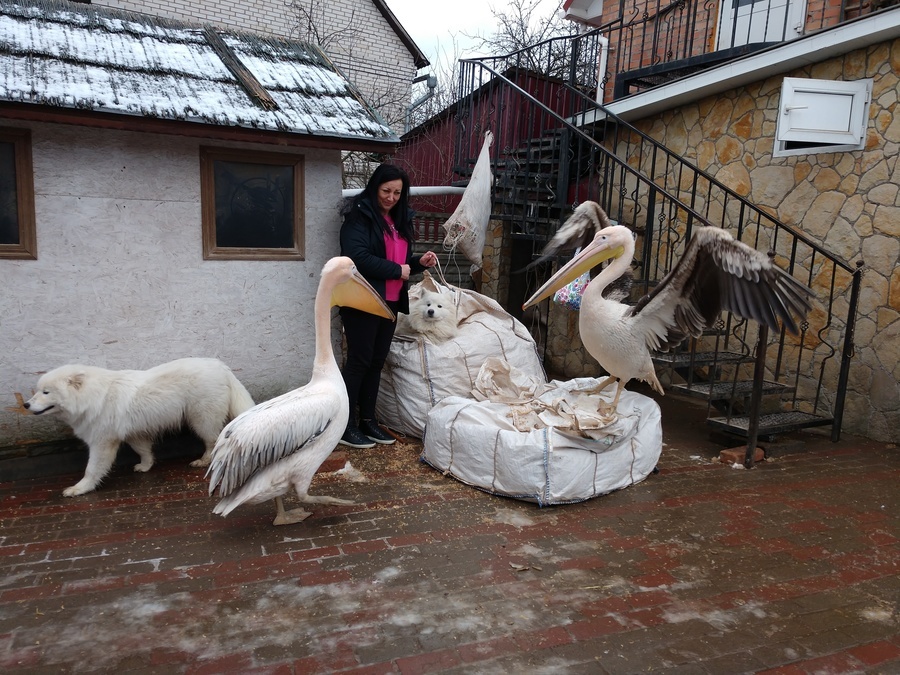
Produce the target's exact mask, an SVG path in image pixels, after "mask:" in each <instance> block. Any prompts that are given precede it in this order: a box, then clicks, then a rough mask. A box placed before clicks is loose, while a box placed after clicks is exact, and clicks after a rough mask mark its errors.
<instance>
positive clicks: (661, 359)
mask: <svg viewBox="0 0 900 675" xmlns="http://www.w3.org/2000/svg"><path fill="white" fill-rule="evenodd" d="M750 361H753V356H752V355H750V354H740V353H738V352H696V353H695V354H694V355H693V358H692V356H691V352H657V353H655V354H654V355H653V362H654V363H660V364H668V365H671V366H674V367H675V368H686V367H689V366H691V365H694V366H708V365H712V364H720V363H745V362H750Z"/></svg>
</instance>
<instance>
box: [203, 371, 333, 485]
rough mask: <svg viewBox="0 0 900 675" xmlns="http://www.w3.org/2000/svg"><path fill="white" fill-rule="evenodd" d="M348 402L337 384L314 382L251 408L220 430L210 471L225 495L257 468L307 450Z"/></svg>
mask: <svg viewBox="0 0 900 675" xmlns="http://www.w3.org/2000/svg"><path fill="white" fill-rule="evenodd" d="M346 406H347V401H346V400H343V401H342V400H341V397H340V395H339V392H337V391H334V390H333V388H329V387H322V386H316V385H314V384H313V383H310V384H308V385H306V386H304V387H300V388H299V389H294V390H292V391H289V392H287V393H286V394H282V395H281V396H277V397H275V398H273V399H271V400H269V401H264V402H263V403H260V404H259V405H256V406H254V407H253V408H250V409H249V410H247V411H245V412H243V413H241V414H240V415H238V416H237V417H235V418H234V419H233V420H232V421H231V422H229V423H228V425H227V426H226V427H225V428H224V429H223V430H222V433H221V434H219V438H218V440H217V441H216V445H215V448H213V453H212V459H211V461H210V465H209V469H208V470H207V472H206V474H207V476H209V494H212V493H213V492H214V491H215V489H216V486H218V487H219V495H220V496H221V497H225V496H227V495H229V494H231V493H232V492H234V491H235V490H237V489H238V488H240V487H241V486H242V485H243V484H244V483H246V482H247V481H248V480H249V479H250V478H252V477H253V476H254V475H255V474H256V473H257V472H258V471H260V470H262V469H264V468H266V467H269V466H272V465H274V464H276V463H277V462H279V461H281V460H283V459H285V458H286V457H290V456H294V455H296V454H297V453H300V452H303V450H304V448H306V447H307V446H308V445H310V444H311V443H313V442H314V441H315V440H316V439H317V438H318V437H319V436H321V435H322V434H323V433H324V432H325V430H326V429H327V428H328V427H329V426H330V425H331V424H332V423H333V422H334V420H335V417H336V412H337V411H340V410H343V409H344V408H345V407H346Z"/></svg>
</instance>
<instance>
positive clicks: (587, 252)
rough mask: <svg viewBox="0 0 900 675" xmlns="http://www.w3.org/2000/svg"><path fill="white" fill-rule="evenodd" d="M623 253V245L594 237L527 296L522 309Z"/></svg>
mask: <svg viewBox="0 0 900 675" xmlns="http://www.w3.org/2000/svg"><path fill="white" fill-rule="evenodd" d="M623 253H625V247H624V246H621V245H620V246H610V242H607V241H601V240H600V239H594V241H592V242H591V243H590V244H588V245H587V246H586V247H585V248H584V250H583V251H581V253H579V254H577V255H576V256H575V257H574V258H572V259H571V260H570V261H569V262H568V263H567V264H566V265H564V266H563V267H561V268H560V269H559V270H558V271H557V272H556V274H554V275H553V276H552V277H550V278H549V279H548V280H547V283H545V284H544V285H543V286H541V287H540V288H539V289H538V290H537V292H535V294H534V295H532V296H531V297H530V298H528V300H527V301H526V302H525V304H524V305H522V309H528V308H529V307H531V306H532V305H536V304H538V303H539V302H540V301H541V300H543V299H544V298H548V297H550V295H551V294H553V293H555V292H556V291H558V290H559V289H560V288H562V287H563V286H565V285H566V284H568V283H570V282H572V281H574V280H575V279H577V278H578V277H580V276H581V275H582V274H584V273H585V272H587V271H589V270H591V269H592V268H594V267H596V266H597V265H599V264H600V263H602V262H603V261H604V260H609V259H610V258H618V257H619V256H620V255H622V254H623Z"/></svg>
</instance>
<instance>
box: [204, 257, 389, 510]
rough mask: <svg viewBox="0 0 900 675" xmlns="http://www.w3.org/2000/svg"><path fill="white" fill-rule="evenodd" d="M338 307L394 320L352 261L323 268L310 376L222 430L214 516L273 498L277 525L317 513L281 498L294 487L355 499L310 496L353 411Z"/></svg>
mask: <svg viewBox="0 0 900 675" xmlns="http://www.w3.org/2000/svg"><path fill="white" fill-rule="evenodd" d="M335 305H340V306H349V307H355V308H357V309H360V310H363V311H366V312H370V313H372V314H377V315H378V316H383V317H385V318H387V319H391V320H393V319H394V315H393V313H392V312H391V310H390V309H388V307H387V305H386V304H385V303H384V301H383V300H382V299H381V296H379V295H378V293H377V292H376V291H375V289H373V288H372V286H370V285H369V283H368V282H367V281H366V280H365V279H364V278H363V277H362V275H360V273H359V272H358V271H357V270H356V266H355V265H354V264H353V261H352V260H350V258H344V257H340V258H332V259H331V260H329V261H328V262H327V263H325V266H324V267H323V268H322V276H321V279H320V280H319V289H318V291H317V292H316V304H315V331H316V335H315V340H316V355H315V360H314V362H313V371H312V377H311V379H310V381H309V382H308V383H307V384H305V385H304V386H302V387H300V388H298V389H294V390H292V391H289V392H287V393H285V394H282V395H281V396H277V397H276V398H273V399H271V400H268V401H265V402H263V403H260V404H258V405H256V406H254V407H252V408H250V409H249V410H247V411H245V412H243V413H241V414H240V415H238V416H237V417H235V418H234V419H233V420H232V421H231V422H230V423H229V424H228V425H227V426H226V427H225V428H224V429H222V433H221V434H219V438H218V440H217V441H216V444H215V447H214V448H213V451H212V459H211V461H210V465H209V469H208V470H207V472H206V475H207V476H209V494H212V493H213V492H214V491H215V489H216V487H217V486H218V488H219V496H220V498H221V499H220V500H219V503H218V504H216V506H215V508H214V509H213V513H218V514H221V515H222V516H226V515H228V514H229V513H231V511H233V510H234V509H235V508H237V507H238V506H240V505H241V504H259V503H261V502H264V501H266V500H269V499H274V500H275V506H276V509H277V515H276V517H275V520H274V524H275V525H288V524H290V523H298V522H300V521H301V520H304V519H305V518H307V517H309V516H310V515H312V514H311V513H310V512H308V511H305V510H304V509H302V508H298V509H293V510H291V511H285V509H284V503H283V502H282V495H284V494H286V493H287V492H288V491H289V490H290V489H291V488H293V489H294V490H295V491H296V493H297V497H298V498H299V499H300V502H301V503H303V504H352V503H353V502H351V501H347V500H345V499H338V498H336V497H324V496H320V497H316V496H313V495H310V494H309V493H308V490H309V484H310V482H312V479H313V476H314V475H315V473H316V471H317V470H318V469H319V467H320V466H321V465H322V462H324V461H325V460H326V459H327V458H328V456H329V455H330V454H331V452H332V451H333V450H334V448H335V446H337V443H338V441H339V440H340V438H341V435H342V434H343V433H344V429H346V427H347V418H348V417H349V413H350V404H349V402H348V399H347V389H346V387H345V386H344V380H343V378H342V377H341V371H340V368H339V367H338V364H337V361H336V360H335V358H334V349H333V348H332V345H331V308H332V307H334V306H335Z"/></svg>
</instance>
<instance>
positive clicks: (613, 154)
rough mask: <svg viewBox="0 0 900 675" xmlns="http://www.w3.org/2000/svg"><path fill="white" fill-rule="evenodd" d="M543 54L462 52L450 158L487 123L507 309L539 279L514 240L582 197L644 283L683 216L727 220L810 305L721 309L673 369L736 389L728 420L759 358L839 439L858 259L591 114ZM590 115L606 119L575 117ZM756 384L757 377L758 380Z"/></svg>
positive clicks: (687, 232) (539, 234)
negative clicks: (786, 316)
mask: <svg viewBox="0 0 900 675" xmlns="http://www.w3.org/2000/svg"><path fill="white" fill-rule="evenodd" d="M573 44H574V43H571V42H570V43H569V46H570V48H571V49H575V47H574V46H572V45H573ZM526 52H527V58H526ZM553 54H554V51H553V49H552V48H551V46H550V45H538V46H536V47H535V48H534V49H533V50H524V51H523V52H520V53H519V54H518V55H507V56H505V57H497V58H493V57H489V58H480V59H469V60H464V61H462V62H461V63H460V66H461V67H460V78H461V79H460V85H461V87H460V89H461V91H462V92H463V94H464V95H463V97H462V98H461V99H460V101H459V103H458V105H457V111H456V124H457V136H456V141H455V143H456V155H455V156H456V164H457V167H458V168H459V170H460V172H464V171H465V168H466V167H471V166H473V165H474V162H475V159H476V157H477V153H478V151H479V150H480V148H481V142H482V138H483V134H484V132H485V131H486V130H491V131H492V132H493V134H494V138H495V143H494V145H493V147H492V160H493V165H494V169H495V175H496V186H495V200H494V203H495V206H494V212H495V215H496V217H499V218H503V219H505V220H506V221H507V222H508V224H509V227H508V234H509V239H510V243H509V244H508V250H507V251H506V255H505V256H501V263H500V268H499V270H498V271H497V274H498V276H499V277H501V278H505V281H504V282H501V284H500V285H501V286H502V285H503V283H506V284H507V287H506V288H505V289H503V291H502V292H503V293H505V299H506V304H507V306H508V308H509V309H510V311H515V308H516V306H517V305H518V306H519V307H520V306H521V300H522V299H523V298H524V297H527V295H529V294H530V293H531V292H532V291H533V290H534V289H535V288H536V287H537V286H538V285H539V284H540V283H541V282H542V281H543V278H537V277H536V276H532V277H525V282H524V283H518V282H516V281H515V279H516V276H515V275H514V274H512V273H513V272H514V271H515V264H514V262H511V261H515V260H519V261H521V260H522V247H523V245H524V246H526V247H530V252H529V254H530V255H533V254H535V253H537V252H538V251H539V250H540V249H541V248H542V247H543V245H544V243H545V242H546V241H547V239H548V238H549V237H550V236H552V234H553V233H554V232H555V230H556V229H557V228H558V226H559V224H560V223H561V222H563V220H564V219H565V218H566V217H567V216H568V215H569V214H570V213H571V210H572V209H573V208H574V206H576V205H577V204H579V203H581V202H583V201H585V200H594V201H597V202H599V203H600V204H601V205H602V206H603V208H604V209H606V211H607V213H608V214H609V215H610V217H611V218H613V219H614V220H616V221H618V222H619V223H622V224H625V225H628V226H630V227H631V228H633V229H634V230H635V232H637V233H638V247H637V253H636V256H635V263H634V265H635V275H636V277H637V278H638V279H639V284H640V286H641V288H642V290H644V291H646V290H647V289H649V288H650V287H652V286H653V285H654V284H655V283H657V282H658V281H659V280H660V279H661V278H662V276H664V275H665V274H666V273H667V272H668V271H669V269H671V266H672V264H673V262H674V261H675V260H676V259H677V258H678V257H679V256H680V254H681V252H682V250H683V247H684V244H685V242H686V241H687V240H688V239H689V238H690V236H691V230H692V228H693V227H695V226H698V225H707V224H709V225H714V226H718V227H724V228H726V229H728V230H729V231H730V232H732V234H734V235H735V236H736V237H737V238H738V239H740V240H741V241H744V242H746V243H748V244H749V245H751V246H753V247H754V248H756V249H759V250H767V251H770V255H773V256H774V257H775V260H776V262H777V263H778V264H779V265H780V266H781V267H783V268H784V269H785V270H787V271H788V273H790V274H792V275H793V276H795V277H796V278H797V279H799V280H800V281H801V282H803V283H805V284H807V285H809V286H811V287H812V288H813V289H814V290H815V292H816V302H815V307H814V309H813V311H812V312H811V313H810V314H809V316H808V318H807V320H806V321H804V322H803V324H802V330H801V334H800V335H799V336H793V335H791V334H787V333H786V332H785V331H784V330H782V331H780V332H779V333H778V334H775V335H769V336H766V335H765V334H764V333H761V332H760V331H758V330H757V326H756V324H754V323H752V322H746V321H742V320H740V319H738V318H737V317H733V316H730V315H725V316H723V318H722V322H721V324H720V326H718V329H719V330H718V331H716V334H715V335H712V336H710V337H709V338H708V339H702V340H698V341H695V342H694V343H693V344H692V345H691V349H690V350H689V351H687V352H685V355H684V357H683V358H682V360H681V361H680V362H678V363H673V367H675V368H676V370H677V372H679V373H680V374H681V375H682V376H683V377H684V379H685V380H686V381H687V382H688V383H689V384H690V382H691V381H692V380H693V379H695V378H700V379H702V380H703V382H704V384H705V385H708V386H709V387H710V390H712V388H713V387H714V386H715V385H721V384H723V383H724V384H726V385H727V384H728V383H732V384H731V387H732V390H733V395H732V396H731V397H729V398H727V401H726V404H725V407H726V408H727V411H726V417H727V418H729V419H730V418H731V417H732V416H735V417H737V416H738V413H741V414H743V413H745V412H746V410H747V401H746V399H747V394H748V392H746V391H744V390H743V389H742V388H741V387H739V386H738V383H739V382H742V381H746V379H747V378H748V377H749V378H751V380H752V379H753V377H754V373H753V371H754V365H753V361H754V358H755V357H756V356H759V362H760V363H762V366H760V367H759V368H760V372H764V373H765V379H766V381H767V382H769V383H771V384H772V385H773V386H775V389H774V391H776V392H780V397H779V401H780V404H779V407H780V409H783V408H784V407H785V406H786V407H787V409H788V410H789V411H792V412H795V413H797V414H798V415H800V417H801V418H802V419H804V420H806V421H805V422H803V423H801V424H799V426H814V425H817V424H830V425H831V429H832V438H833V439H834V440H837V439H838V437H839V434H840V428H841V421H842V415H843V407H844V398H845V395H846V389H847V379H848V372H849V364H850V359H851V357H852V354H853V327H854V322H855V316H856V304H857V299H858V295H859V284H860V276H861V270H860V269H858V268H854V267H851V266H850V265H849V264H848V263H847V262H845V261H843V260H841V259H839V258H838V257H837V256H834V255H832V254H831V253H829V252H828V251H826V250H824V249H823V248H822V247H821V246H820V245H819V244H818V243H817V242H816V241H814V240H812V239H811V238H810V237H808V236H806V235H805V234H804V233H803V232H800V231H798V230H796V229H795V228H792V227H790V226H788V225H786V224H784V223H782V222H779V221H778V220H777V219H776V218H774V217H773V216H771V215H770V214H769V213H767V212H765V211H763V210H762V209H760V208H758V207H756V206H755V205H753V204H752V203H750V202H749V201H748V200H747V199H745V198H744V197H742V196H741V195H739V194H737V193H736V192H735V191H734V190H732V189H731V188H729V187H728V186H727V185H725V184H724V183H722V182H720V181H719V180H717V179H716V178H714V177H713V176H711V175H710V174H708V173H706V172H704V171H702V170H700V169H698V168H697V167H695V166H693V165H692V164H691V163H690V162H688V161H687V160H685V159H684V158H683V157H682V156H680V155H679V154H678V153H676V152H674V151H672V150H670V149H668V148H666V147H664V146H663V145H661V144H660V143H659V142H657V141H655V140H654V139H652V138H651V137H649V136H648V135H647V134H645V133H643V132H641V131H639V130H638V129H636V128H635V127H633V126H631V125H629V124H627V123H626V122H624V121H622V120H620V119H617V118H616V117H615V115H613V114H612V113H610V111H609V110H606V109H603V108H602V107H600V110H601V112H602V113H604V114H603V115H600V116H596V115H593V114H588V113H593V112H595V111H596V110H597V109H598V106H597V103H596V101H595V98H594V96H592V95H591V94H590V93H585V92H584V88H583V87H578V86H572V85H570V84H569V83H568V82H567V81H564V80H563V79H561V78H556V77H552V76H546V75H543V74H539V73H537V72H535V70H540V69H541V68H543V67H546V66H549V65H551V64H549V63H542V61H541V59H543V58H547V59H551V58H553ZM572 63H573V64H574V63H575V61H573V62H572ZM574 67H575V66H574V65H573V68H574ZM568 79H569V78H566V80H568ZM587 119H591V120H595V119H602V120H603V121H601V122H594V123H592V126H586V125H584V124H581V123H579V122H580V121H583V120H587ZM547 274H549V271H546V272H545V273H544V275H543V277H544V278H546V276H547ZM517 285H518V286H519V287H518V288H517ZM500 299H501V302H502V301H503V298H500ZM560 311H562V310H560ZM551 320H552V317H551ZM545 346H546V345H545ZM710 352H711V356H710ZM701 356H702V358H701ZM546 358H547V359H549V360H551V361H552V359H553V358H558V359H559V363H560V364H562V363H563V362H564V361H565V355H564V354H559V355H556V356H555V357H554V354H552V353H550V352H547V353H546ZM551 365H552V364H551ZM763 368H764V370H763ZM763 384H764V383H763V382H762V381H756V382H755V387H762V386H763ZM751 393H752V392H751ZM757 398H758V397H757ZM763 412H764V411H763ZM759 414H760V410H759V409H757V410H756V419H749V420H748V421H747V425H748V426H747V435H748V436H749V437H751V438H753V439H755V438H756V434H757V432H758V430H759Z"/></svg>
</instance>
